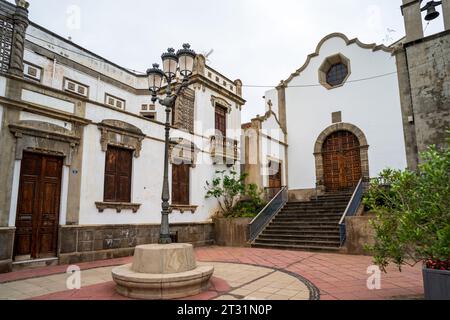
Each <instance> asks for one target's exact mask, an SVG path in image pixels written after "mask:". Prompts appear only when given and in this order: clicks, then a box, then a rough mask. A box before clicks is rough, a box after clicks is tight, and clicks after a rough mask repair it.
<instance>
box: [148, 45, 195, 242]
mask: <svg viewBox="0 0 450 320" xmlns="http://www.w3.org/2000/svg"><path fill="white" fill-rule="evenodd" d="M190 47H191V46H190V45H189V44H184V45H183V49H181V50H178V52H177V53H175V50H174V49H172V48H169V49H168V50H167V52H166V53H164V54H163V55H162V56H161V59H162V63H163V70H161V69H160V68H159V65H158V64H153V68H151V69H148V70H147V76H148V81H149V90H150V92H151V94H152V101H153V103H155V102H156V101H158V102H159V104H161V105H162V106H164V107H166V124H165V131H166V137H165V147H164V178H163V190H162V197H161V200H162V212H161V214H162V217H161V232H160V236H159V243H160V244H170V243H171V242H172V240H171V237H170V228H169V207H170V204H169V200H170V192H169V141H170V113H171V112H172V110H173V108H174V106H175V102H176V100H177V98H178V96H179V95H180V94H181V92H182V91H183V89H185V88H187V86H188V85H189V78H190V77H191V76H192V72H193V69H194V59H195V56H196V54H195V52H194V51H193V50H191V49H190ZM177 72H179V74H180V75H181V76H182V77H183V81H182V82H181V84H179V85H178V87H176V88H175V90H174V92H172V82H173V81H174V80H175V78H176V75H177ZM163 79H166V82H167V86H166V97H165V98H158V97H157V94H158V93H159V91H160V90H161V87H162V82H163Z"/></svg>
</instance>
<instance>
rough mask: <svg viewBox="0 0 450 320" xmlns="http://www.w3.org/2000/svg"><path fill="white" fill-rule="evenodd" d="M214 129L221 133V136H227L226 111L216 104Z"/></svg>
mask: <svg viewBox="0 0 450 320" xmlns="http://www.w3.org/2000/svg"><path fill="white" fill-rule="evenodd" d="M216 131H219V132H221V133H222V136H224V137H226V136H227V111H226V110H225V108H222V107H219V106H216Z"/></svg>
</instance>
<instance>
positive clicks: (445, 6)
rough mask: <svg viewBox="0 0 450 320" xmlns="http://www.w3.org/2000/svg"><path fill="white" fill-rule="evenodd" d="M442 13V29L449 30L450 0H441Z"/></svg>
mask: <svg viewBox="0 0 450 320" xmlns="http://www.w3.org/2000/svg"><path fill="white" fill-rule="evenodd" d="M442 13H443V15H444V29H445V30H450V0H442Z"/></svg>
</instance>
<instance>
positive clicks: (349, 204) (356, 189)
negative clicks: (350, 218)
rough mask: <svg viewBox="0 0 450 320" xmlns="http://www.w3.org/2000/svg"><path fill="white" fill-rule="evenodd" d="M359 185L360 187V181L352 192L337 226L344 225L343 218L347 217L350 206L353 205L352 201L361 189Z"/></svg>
mask: <svg viewBox="0 0 450 320" xmlns="http://www.w3.org/2000/svg"><path fill="white" fill-rule="evenodd" d="M361 185H362V179H360V180H359V182H358V185H357V186H356V188H355V191H353V194H352V197H351V198H350V201H349V202H348V205H347V208H346V209H345V211H344V214H343V215H342V218H341V220H340V221H339V224H342V223H344V220H345V218H346V217H347V214H348V213H349V211H350V208H351V206H352V204H353V201H354V200H355V198H356V195H357V193H358V190H359V188H360V187H361Z"/></svg>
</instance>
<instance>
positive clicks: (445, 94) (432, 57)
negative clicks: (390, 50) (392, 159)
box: [399, 30, 450, 153]
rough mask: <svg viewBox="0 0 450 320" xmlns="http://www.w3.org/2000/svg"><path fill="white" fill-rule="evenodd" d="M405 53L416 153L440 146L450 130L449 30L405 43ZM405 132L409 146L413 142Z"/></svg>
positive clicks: (400, 71)
mask: <svg viewBox="0 0 450 320" xmlns="http://www.w3.org/2000/svg"><path fill="white" fill-rule="evenodd" d="M405 52H406V59H407V70H408V73H409V81H410V82H409V85H410V90H411V98H410V99H411V102H412V106H411V108H410V110H409V111H410V113H411V114H412V116H413V118H412V119H410V120H412V121H413V125H414V128H415V139H416V140H417V151H418V152H419V153H420V152H423V151H425V150H426V149H427V147H428V146H430V145H432V144H435V145H438V146H442V145H444V144H445V142H446V137H447V134H446V131H447V130H448V129H449V128H450V62H449V58H448V57H449V56H450V30H447V31H444V32H441V33H438V34H435V35H432V36H429V37H426V38H422V39H419V40H416V41H413V42H410V43H407V44H406V45H405ZM402 72H403V70H401V69H399V73H400V74H401V73H402ZM405 85H407V84H405ZM404 112H405V110H404ZM407 128H408V127H406V128H405V129H406V130H405V135H406V140H407V142H409V141H412V140H413V139H414V138H413V137H410V135H411V133H410V132H408V130H407Z"/></svg>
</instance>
